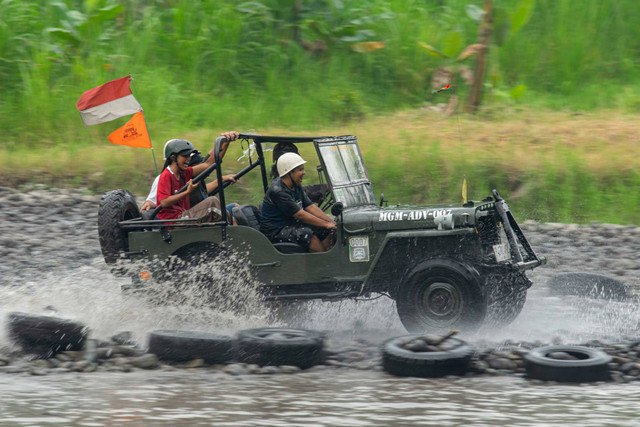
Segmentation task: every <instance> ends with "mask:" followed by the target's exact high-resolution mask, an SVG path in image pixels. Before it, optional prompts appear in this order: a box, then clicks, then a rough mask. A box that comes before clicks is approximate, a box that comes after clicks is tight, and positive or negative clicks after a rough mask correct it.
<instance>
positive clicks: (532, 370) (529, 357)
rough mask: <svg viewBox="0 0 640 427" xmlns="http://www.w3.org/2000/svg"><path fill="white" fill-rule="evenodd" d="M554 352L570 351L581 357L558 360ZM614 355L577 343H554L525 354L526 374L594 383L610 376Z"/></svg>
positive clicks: (608, 378)
mask: <svg viewBox="0 0 640 427" xmlns="http://www.w3.org/2000/svg"><path fill="white" fill-rule="evenodd" d="M553 352H565V353H569V354H571V355H573V356H575V357H578V358H579V359H580V360H557V359H552V358H550V357H547V356H548V355H549V354H551V353H553ZM611 360H612V358H611V356H609V355H608V354H607V353H605V352H604V351H602V350H598V349H596V348H591V347H583V346H577V345H551V346H546V347H538V348H534V349H532V350H530V351H529V352H528V353H527V354H526V355H525V356H524V361H525V367H526V370H527V377H528V378H531V379H537V380H543V381H558V382H593V381H608V380H610V379H611V373H610V371H609V363H610V362H611Z"/></svg>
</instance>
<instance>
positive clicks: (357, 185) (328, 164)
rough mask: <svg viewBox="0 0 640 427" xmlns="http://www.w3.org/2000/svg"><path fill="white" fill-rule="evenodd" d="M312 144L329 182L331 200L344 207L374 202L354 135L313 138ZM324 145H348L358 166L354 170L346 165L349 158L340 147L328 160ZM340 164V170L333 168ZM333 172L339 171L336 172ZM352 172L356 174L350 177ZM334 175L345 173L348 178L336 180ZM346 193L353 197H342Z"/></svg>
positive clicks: (372, 203) (369, 182)
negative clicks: (335, 154)
mask: <svg viewBox="0 0 640 427" xmlns="http://www.w3.org/2000/svg"><path fill="white" fill-rule="evenodd" d="M314 145H315V147H316V153H317V154H318V158H319V159H320V164H321V165H322V169H323V171H324V175H325V178H326V180H327V183H328V184H329V188H330V189H331V193H332V196H333V200H335V201H336V202H341V203H342V204H343V205H344V207H345V208H348V207H353V206H367V205H375V204H376V200H375V196H374V194H373V187H372V186H371V180H370V179H369V173H368V172H367V168H366V167H365V165H364V162H363V159H362V153H361V152H360V147H359V146H358V140H357V138H356V137H355V136H352V135H347V136H337V137H331V138H321V139H316V140H314ZM326 147H349V148H350V149H351V150H352V152H351V153H352V154H354V155H355V158H356V160H357V161H358V166H356V169H355V170H354V169H349V168H348V167H347V160H349V159H348V158H346V156H345V155H344V153H345V150H344V149H341V148H339V149H338V150H337V151H338V156H337V157H333V159H331V161H329V160H330V159H329V158H328V156H326V157H325V153H323V148H326ZM337 158H339V160H340V164H339V165H338V164H336V163H335V161H334V160H335V159H337ZM351 160H353V159H351ZM340 166H342V170H341V171H336V170H335V168H336V167H340ZM335 172H339V173H338V174H336V173H335ZM350 172H351V173H350ZM353 172H356V173H357V175H358V176H357V177H355V178H352V177H351V175H352V174H353ZM332 174H333V177H332ZM336 175H342V176H345V175H346V177H347V178H348V179H347V180H345V179H342V180H339V181H338V180H335V176H336ZM347 193H351V195H353V196H354V197H349V198H345V197H343V195H345V194H347Z"/></svg>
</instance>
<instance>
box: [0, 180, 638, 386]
mask: <svg viewBox="0 0 640 427" xmlns="http://www.w3.org/2000/svg"><path fill="white" fill-rule="evenodd" d="M99 199H100V197H99V196H96V195H91V194H88V193H83V192H82V191H80V190H68V189H65V190H60V189H57V190H51V189H45V188H33V189H29V190H20V191H18V190H14V189H10V188H2V187H0V259H2V262H1V263H0V291H4V290H9V289H13V290H14V294H15V289H18V290H19V291H20V292H21V293H29V292H33V293H37V292H38V290H37V289H34V288H36V284H39V283H41V280H42V277H50V278H53V279H52V280H54V281H55V280H60V278H61V277H66V276H68V275H69V271H75V270H78V271H81V272H82V271H86V272H88V273H90V274H91V275H97V276H100V275H104V278H102V277H93V278H92V279H93V280H94V282H95V283H97V284H99V283H100V282H101V281H104V280H111V279H106V278H107V277H110V276H109V273H108V270H107V269H106V268H105V266H104V262H103V260H102V257H101V253H100V247H99V243H98V239H97V226H96V223H97V210H98V209H97V207H98V202H99ZM521 225H522V228H523V230H524V232H525V235H526V236H527V237H528V239H529V241H530V243H531V244H532V246H533V247H534V249H535V250H536V252H538V253H539V254H541V255H543V256H545V257H547V259H548V263H547V265H545V266H543V267H540V268H539V269H537V270H536V271H535V274H534V276H535V278H536V280H534V284H535V285H538V284H544V282H545V279H546V278H548V277H550V276H552V275H554V274H556V273H559V272H566V271H582V272H593V273H598V274H605V275H608V276H611V277H614V278H617V279H619V280H621V281H622V282H624V283H626V284H627V285H629V286H630V288H631V290H632V293H635V290H636V289H637V288H638V287H639V286H640V261H638V258H637V254H638V253H639V252H640V227H637V226H632V225H630V226H620V225H610V224H598V223H592V224H588V225H576V224H541V223H536V222H532V221H522V224H521ZM87 266H91V269H90V270H86V269H87ZM83 269H85V270H83ZM95 283H94V284H95ZM12 298H14V300H15V297H12ZM10 299H11V298H10ZM45 299H46V295H45ZM5 301H6V299H5ZM102 302H104V300H103V301H102ZM82 303H83V304H88V305H92V306H93V307H97V306H98V305H99V304H100V303H101V301H99V300H97V301H91V302H90V303H87V302H86V301H83V302H82ZM604 303H606V302H603V304H604ZM45 306H46V305H44V304H41V307H40V308H41V309H44V308H45ZM13 308H15V307H14V306H12V307H2V303H0V313H2V314H3V315H6V310H8V309H13ZM55 308H56V307H50V309H51V310H53V309H55ZM95 310H97V311H99V310H100V309H99V308H95ZM155 313H156V314H157V312H155ZM37 314H43V313H37ZM89 317H90V316H89ZM118 319H120V320H121V319H122V315H119V316H118ZM160 322H161V321H160V320H158V321H157V324H158V326H162V325H161V323H160ZM258 322H259V320H258ZM630 322H636V324H635V327H634V325H630V327H628V328H625V329H624V333H623V334H621V335H618V336H615V337H611V338H612V339H611V340H608V341H607V340H606V337H598V339H590V340H586V341H585V342H580V344H586V345H590V346H596V347H598V348H601V349H603V350H604V351H606V352H607V353H609V354H611V355H613V361H612V363H611V369H612V371H613V378H614V380H616V381H620V382H627V381H632V380H640V345H639V344H638V343H639V341H640V326H639V325H638V323H637V322H638V319H637V316H636V317H635V318H631V319H630ZM249 326H254V325H249ZM90 327H92V328H96V325H90ZM96 329H98V332H100V331H99V328H96ZM634 331H635V332H636V334H635V335H634ZM338 335H339V334H338ZM343 335H344V334H343ZM93 338H95V339H96V342H97V344H98V346H97V353H98V355H99V356H92V357H87V355H86V354H84V352H63V353H60V354H58V355H57V356H56V357H55V358H52V359H49V360H31V359H30V358H28V357H25V356H24V355H22V354H21V353H20V352H19V351H18V350H17V349H16V348H12V347H11V346H10V345H8V343H7V342H4V343H0V344H4V345H3V347H2V351H0V371H2V372H6V373H28V374H32V375H45V374H54V373H63V372H72V371H73V372H92V371H118V372H129V371H132V370H142V369H163V370H173V369H176V368H185V369H209V370H216V371H221V372H224V373H227V374H229V375H245V374H275V373H292V372H295V371H296V369H294V368H292V367H280V368H277V367H263V368H261V367H258V366H254V365H246V364H230V365H221V366H218V365H215V366H208V365H206V364H205V363H203V362H202V361H201V360H194V361H191V362H189V363H184V364H178V365H168V364H165V363H162V362H160V361H158V360H157V358H155V357H154V356H153V355H150V354H148V353H145V343H144V342H143V341H144V340H143V339H141V338H142V337H138V338H139V339H138V340H137V342H136V340H135V339H133V338H131V337H130V336H129V335H127V334H126V333H125V334H124V335H122V334H117V335H112V336H111V338H108V337H102V336H97V337H93ZM550 341H557V342H560V341H563V338H562V337H556V338H554V339H551V340H548V341H547V342H543V341H526V340H502V341H499V342H495V341H491V340H488V339H486V338H482V337H480V338H477V339H475V342H474V344H475V345H476V348H477V352H476V354H475V356H474V359H473V362H472V367H473V369H472V372H471V373H470V375H506V374H509V375H522V374H523V372H524V368H523V366H524V365H523V360H522V356H523V354H524V353H525V352H526V351H527V350H528V349H530V348H533V347H535V346H540V345H543V344H549V343H551V342H550ZM379 345H380V342H379V340H375V339H364V338H357V337H353V336H348V334H347V338H346V339H345V337H344V336H340V337H339V336H336V337H330V339H329V342H328V348H327V358H326V361H325V364H324V365H320V366H317V367H315V368H312V369H313V370H324V369H336V368H349V369H362V370H376V369H381V368H380V352H379Z"/></svg>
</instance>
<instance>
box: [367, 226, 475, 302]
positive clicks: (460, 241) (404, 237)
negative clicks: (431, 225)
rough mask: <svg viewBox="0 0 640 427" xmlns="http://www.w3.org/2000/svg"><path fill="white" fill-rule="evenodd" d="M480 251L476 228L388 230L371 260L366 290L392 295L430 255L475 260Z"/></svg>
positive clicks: (431, 256)
mask: <svg viewBox="0 0 640 427" xmlns="http://www.w3.org/2000/svg"><path fill="white" fill-rule="evenodd" d="M479 253H481V250H480V248H479V242H478V239H477V235H476V233H475V231H474V229H473V228H461V229H457V230H411V231H398V232H390V233H387V234H386V235H385V237H384V241H383V242H382V244H381V245H380V249H379V250H378V251H377V252H376V255H375V257H374V259H373V262H372V263H371V268H370V269H369V273H368V274H367V276H366V278H365V281H364V285H363V293H367V292H388V293H389V294H390V295H391V296H392V297H393V296H394V295H395V293H396V291H397V289H398V286H400V284H401V283H402V280H403V278H404V277H406V275H407V274H408V272H409V271H410V270H412V269H413V268H414V267H415V266H416V265H418V264H419V263H421V262H422V261H424V260H426V259H430V258H465V259H469V260H474V259H476V258H477V257H478V254H479Z"/></svg>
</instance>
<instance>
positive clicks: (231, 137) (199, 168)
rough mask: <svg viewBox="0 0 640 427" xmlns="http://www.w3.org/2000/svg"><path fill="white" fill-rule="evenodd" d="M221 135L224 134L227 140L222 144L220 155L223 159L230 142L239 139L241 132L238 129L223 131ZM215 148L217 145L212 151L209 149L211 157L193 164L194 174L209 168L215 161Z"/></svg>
mask: <svg viewBox="0 0 640 427" xmlns="http://www.w3.org/2000/svg"><path fill="white" fill-rule="evenodd" d="M220 136H224V138H225V140H224V141H222V143H221V144H220V153H219V155H220V159H222V158H223V157H224V155H225V154H226V153H227V148H229V143H230V142H231V141H235V140H236V139H238V136H239V134H238V132H236V131H229V132H222V133H221V134H220ZM214 150H215V147H214V148H212V149H211V151H209V158H208V159H207V160H205V161H204V162H202V163H200V164H199V165H195V166H193V175H194V176H195V175H198V174H199V173H200V172H202V171H204V170H205V169H206V168H208V167H209V166H211V165H212V164H213V163H214V162H215V156H214Z"/></svg>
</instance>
